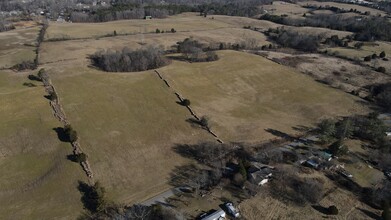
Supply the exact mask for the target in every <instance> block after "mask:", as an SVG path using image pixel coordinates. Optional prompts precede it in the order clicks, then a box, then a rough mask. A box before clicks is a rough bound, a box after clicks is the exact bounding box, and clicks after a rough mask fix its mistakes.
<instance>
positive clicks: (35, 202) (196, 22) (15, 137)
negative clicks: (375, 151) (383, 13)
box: [0, 12, 368, 219]
mask: <svg viewBox="0 0 391 220" xmlns="http://www.w3.org/2000/svg"><path fill="white" fill-rule="evenodd" d="M300 13H301V12H300ZM248 25H251V26H252V27H258V28H260V29H261V30H267V29H268V28H270V27H279V26H280V25H277V24H275V23H272V22H268V21H260V20H256V19H250V18H235V17H229V16H213V19H212V16H208V17H207V18H203V17H200V16H197V15H196V14H194V13H187V14H183V15H178V16H173V17H170V18H167V19H153V20H148V21H147V20H127V21H115V22H107V23H99V24H75V23H73V24H72V23H65V24H64V23H51V24H50V26H49V28H48V30H47V33H46V39H45V40H46V41H44V42H43V43H42V44H41V49H40V59H39V60H40V66H39V68H45V69H46V71H47V73H48V74H49V75H50V78H51V80H52V83H53V85H54V86H55V88H56V91H57V92H58V97H59V99H60V102H61V104H62V105H63V109H64V111H65V113H66V115H67V117H68V119H69V121H70V122H71V124H72V127H73V128H74V129H75V130H76V131H77V132H78V134H79V136H80V137H79V141H80V143H81V147H82V148H83V151H84V152H85V153H86V154H87V155H88V161H89V163H90V165H91V168H92V171H93V173H94V180H98V181H100V182H101V183H102V185H103V186H104V187H105V188H106V190H107V194H108V198H109V199H110V200H112V201H114V202H117V203H124V204H133V203H140V202H143V201H145V200H146V199H148V198H150V197H153V196H155V195H157V194H159V193H161V192H163V191H165V190H167V189H169V188H171V187H172V186H170V185H169V180H170V177H171V175H172V172H173V170H174V169H175V168H177V167H178V166H182V165H184V164H187V163H191V161H189V160H188V159H186V158H184V157H182V156H180V155H178V154H177V153H175V152H174V150H173V147H175V146H176V145H178V144H196V143H198V142H202V141H215V138H214V137H213V136H211V135H210V134H209V133H207V132H206V131H205V130H203V129H201V128H199V127H197V126H194V125H193V124H191V123H189V122H188V119H189V118H190V117H191V115H190V114H189V111H188V110H187V109H186V108H184V107H183V106H181V105H179V104H177V103H176V102H177V101H178V100H177V99H176V96H175V94H174V91H177V92H179V93H181V94H182V95H183V96H184V97H185V98H188V99H190V101H191V106H192V107H193V109H194V110H195V112H196V113H197V114H198V115H200V116H203V115H205V116H208V117H209V118H210V121H211V127H212V130H213V131H215V132H216V133H217V134H218V135H219V137H220V138H221V139H222V140H223V141H225V142H227V143H228V142H260V141H264V140H267V139H271V138H275V137H276V136H275V134H282V133H288V134H296V133H297V132H298V131H297V129H295V127H299V126H313V125H314V124H315V123H317V122H318V121H319V120H320V119H322V118H328V117H334V116H343V115H349V114H354V113H363V112H366V111H367V110H368V109H367V107H365V106H363V105H362V104H361V103H362V101H361V100H359V99H358V98H356V97H354V96H352V95H349V94H347V93H344V92H342V91H340V90H337V89H333V88H331V87H328V86H326V85H323V84H321V83H318V82H316V81H315V80H314V79H312V78H311V77H309V76H306V75H304V74H301V73H299V72H298V71H296V70H294V69H293V68H290V67H286V66H283V65H279V64H277V63H275V62H272V61H270V60H268V59H266V58H264V57H261V56H257V55H253V54H249V53H245V52H238V51H231V50H224V51H218V52H217V53H218V56H219V60H218V61H214V62H208V63H189V62H184V61H174V60H173V61H172V63H171V64H169V65H168V66H165V67H162V68H160V69H159V72H160V73H162V75H163V76H164V77H165V78H166V79H167V80H168V82H169V83H170V84H171V86H172V89H169V88H168V87H167V86H166V85H165V84H164V83H163V81H162V80H160V79H159V78H158V77H157V75H156V73H155V72H154V71H153V70H150V71H144V72H136V73H107V72H103V71H100V70H97V69H95V68H92V67H90V66H89V65H90V60H89V59H88V55H90V54H93V53H94V52H96V51H98V50H100V49H113V50H119V49H122V48H123V47H129V48H132V49H135V48H140V47H143V46H144V45H162V46H163V47H164V48H165V49H169V48H170V47H171V46H172V45H175V44H176V42H178V41H181V40H183V39H185V38H188V37H193V38H195V39H197V40H199V41H201V42H203V43H211V44H219V43H220V42H225V43H238V42H240V41H242V40H246V39H249V38H254V39H256V40H257V43H258V45H265V44H269V42H268V41H267V38H266V36H265V35H264V34H262V33H260V32H257V31H253V30H248V29H243V26H248ZM156 28H159V29H160V30H170V29H171V28H175V30H176V31H177V32H176V33H160V34H156V33H153V32H154V31H155V29H156ZM300 28H301V29H300ZM300 28H297V29H298V30H300V31H308V30H307V28H305V27H300ZM114 30H116V32H117V33H118V34H123V35H120V36H115V37H102V38H98V37H99V36H103V35H106V34H112V33H113V31H114ZM17 31H19V30H17ZM25 31H26V33H24V32H23V34H22V33H19V32H18V34H15V33H13V32H5V33H1V34H0V38H1V37H4V39H7V42H9V43H7V44H6V45H2V46H0V47H4V48H0V49H3V50H0V52H1V51H8V50H13V48H16V49H18V48H24V47H27V46H23V43H21V42H22V41H23V42H27V43H31V44H33V43H34V42H35V39H36V34H37V32H38V29H37V28H30V29H25ZM312 31H314V32H315V31H319V32H322V33H323V32H324V33H326V30H325V29H316V30H315V29H314V30H312ZM140 33H143V34H140ZM125 34H128V35H125ZM326 34H327V33H326ZM338 34H341V35H343V34H348V33H345V32H338ZM16 36H19V37H16ZM63 37H64V38H85V39H78V40H67V41H50V39H54V38H63ZM14 38H15V39H19V40H17V41H16V40H15V41H14ZM27 48H29V49H31V50H33V49H34V48H33V47H31V48H30V47H27ZM24 49H26V48H24ZM15 51H17V50H15ZM21 53H22V54H23V55H26V56H27V55H28V54H29V53H27V52H26V53H24V52H21ZM4 56H5V55H4ZM7 59H8V58H7ZM2 62H4V63H5V64H6V65H9V64H13V63H14V62H19V60H18V61H9V60H6V59H2V58H1V62H0V64H1V63H2ZM319 62H320V61H319ZM4 67H8V66H4ZM28 74H30V73H13V72H11V71H4V72H0V101H1V103H2V105H0V113H1V116H0V117H1V119H2V120H1V121H2V124H1V125H0V173H1V174H2V175H3V176H6V177H7V178H3V179H2V180H1V181H0V203H1V204H2V206H1V208H0V219H37V218H39V219H75V218H76V217H77V216H78V215H79V214H80V212H81V211H82V204H81V202H80V193H79V192H78V191H77V188H76V187H77V181H78V180H83V181H86V177H85V174H84V173H83V172H82V169H81V167H80V166H79V165H78V164H76V163H72V162H70V161H68V160H67V159H66V156H67V155H68V154H70V153H71V146H70V145H69V144H68V143H64V142H61V141H60V140H59V139H58V137H57V134H56V132H55V131H54V130H53V128H56V127H58V126H60V125H61V124H60V123H59V122H57V121H56V119H55V118H54V117H53V115H52V112H51V109H50V106H49V104H48V100H47V99H45V98H44V95H45V92H44V88H43V87H42V86H41V85H40V86H38V87H33V88H30V87H25V86H23V85H22V84H23V82H27V81H28V80H27V75H28ZM35 83H36V82H35ZM36 84H39V83H36ZM3 103H4V104H3ZM272 133H273V134H272ZM277 208H278V207H277Z"/></svg>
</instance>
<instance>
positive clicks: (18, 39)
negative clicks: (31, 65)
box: [0, 26, 40, 69]
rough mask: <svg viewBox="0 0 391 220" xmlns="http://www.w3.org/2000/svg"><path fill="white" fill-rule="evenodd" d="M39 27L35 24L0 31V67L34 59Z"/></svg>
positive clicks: (7, 66)
mask: <svg viewBox="0 0 391 220" xmlns="http://www.w3.org/2000/svg"><path fill="white" fill-rule="evenodd" d="M39 29H40V27H39V26H35V27H30V28H25V29H15V30H11V31H6V32H1V33H0V42H1V44H0V69H1V68H9V67H12V66H14V65H15V64H18V63H21V62H22V61H33V60H34V58H35V52H34V50H35V44H36V38H37V36H38V32H39Z"/></svg>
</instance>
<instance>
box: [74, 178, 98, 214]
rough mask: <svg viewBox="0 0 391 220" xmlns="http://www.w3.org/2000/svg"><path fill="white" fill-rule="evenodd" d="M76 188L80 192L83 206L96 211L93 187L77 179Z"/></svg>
mask: <svg viewBox="0 0 391 220" xmlns="http://www.w3.org/2000/svg"><path fill="white" fill-rule="evenodd" d="M77 189H78V190H79V192H80V193H81V194H82V196H81V202H82V203H83V205H84V208H85V209H87V210H88V211H90V212H96V210H97V207H98V204H97V203H96V202H95V201H94V197H95V194H94V188H93V187H92V186H90V185H88V184H87V183H85V182H82V181H79V185H78V187H77Z"/></svg>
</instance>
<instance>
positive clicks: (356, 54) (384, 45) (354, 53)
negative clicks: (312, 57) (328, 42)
mask: <svg viewBox="0 0 391 220" xmlns="http://www.w3.org/2000/svg"><path fill="white" fill-rule="evenodd" d="M350 46H353V44H352V45H350ZM327 51H329V53H330V54H335V55H338V56H342V57H347V58H349V59H354V60H361V61H362V60H363V59H364V57H366V56H371V55H372V54H374V53H376V54H377V55H379V54H380V53H381V52H382V51H385V53H386V57H387V58H390V56H391V43H390V42H384V41H376V42H373V43H364V46H363V47H362V48H361V49H355V48H343V47H337V48H328V49H327ZM366 63H367V64H369V65H370V66H374V67H378V66H384V67H385V68H386V70H387V72H391V62H390V61H383V60H382V59H376V60H372V61H370V62H366Z"/></svg>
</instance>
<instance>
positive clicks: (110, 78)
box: [45, 64, 215, 203]
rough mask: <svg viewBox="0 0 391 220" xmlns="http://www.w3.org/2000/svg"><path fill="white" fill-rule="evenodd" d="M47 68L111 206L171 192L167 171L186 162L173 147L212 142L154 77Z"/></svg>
mask: <svg viewBox="0 0 391 220" xmlns="http://www.w3.org/2000/svg"><path fill="white" fill-rule="evenodd" d="M64 65H65V64H64ZM69 66H71V65H69ZM45 68H46V69H47V70H48V72H49V74H50V75H51V78H52V82H53V84H54V85H55V87H56V89H57V91H58V96H59V97H60V98H61V103H62V104H63V107H64V110H65V112H66V114H67V116H68V118H69V120H70V122H71V124H72V126H73V127H74V129H75V130H77V132H78V134H79V135H80V143H81V146H82V148H83V150H84V151H85V152H86V153H87V154H88V156H89V162H90V164H91V167H92V170H93V172H94V176H95V179H96V180H99V181H101V182H102V184H103V185H104V186H105V187H106V189H107V192H108V197H109V198H110V199H111V200H113V201H115V202H124V203H136V202H142V201H144V200H145V199H147V198H149V197H152V196H155V195H157V194H159V193H160V192H162V191H164V190H167V189H168V188H170V187H171V186H170V185H168V181H169V180H170V175H171V171H172V170H173V169H174V168H175V167H176V166H181V165H183V164H184V163H187V162H188V161H187V160H186V159H185V158H183V157H181V156H180V155H178V154H177V153H175V152H174V151H173V150H172V147H174V146H175V145H176V144H188V143H189V144H195V143H198V142H199V141H215V140H214V139H213V138H212V137H211V135H209V134H208V133H207V132H206V131H205V130H202V129H200V128H194V127H192V125H191V124H189V123H188V122H186V120H187V119H188V118H190V113H189V112H188V110H187V109H186V108H184V107H183V106H180V105H179V104H177V103H176V101H177V100H176V97H175V95H174V94H173V92H172V91H170V90H168V89H167V87H166V86H165V84H164V83H163V82H162V81H161V80H160V79H158V77H157V76H156V75H155V73H154V72H153V71H147V72H138V73H107V72H101V71H97V70H94V69H91V68H87V67H80V66H75V67H68V68H67V67H65V66H61V68H60V67H59V66H57V65H56V64H53V65H47V66H46V67H45Z"/></svg>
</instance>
